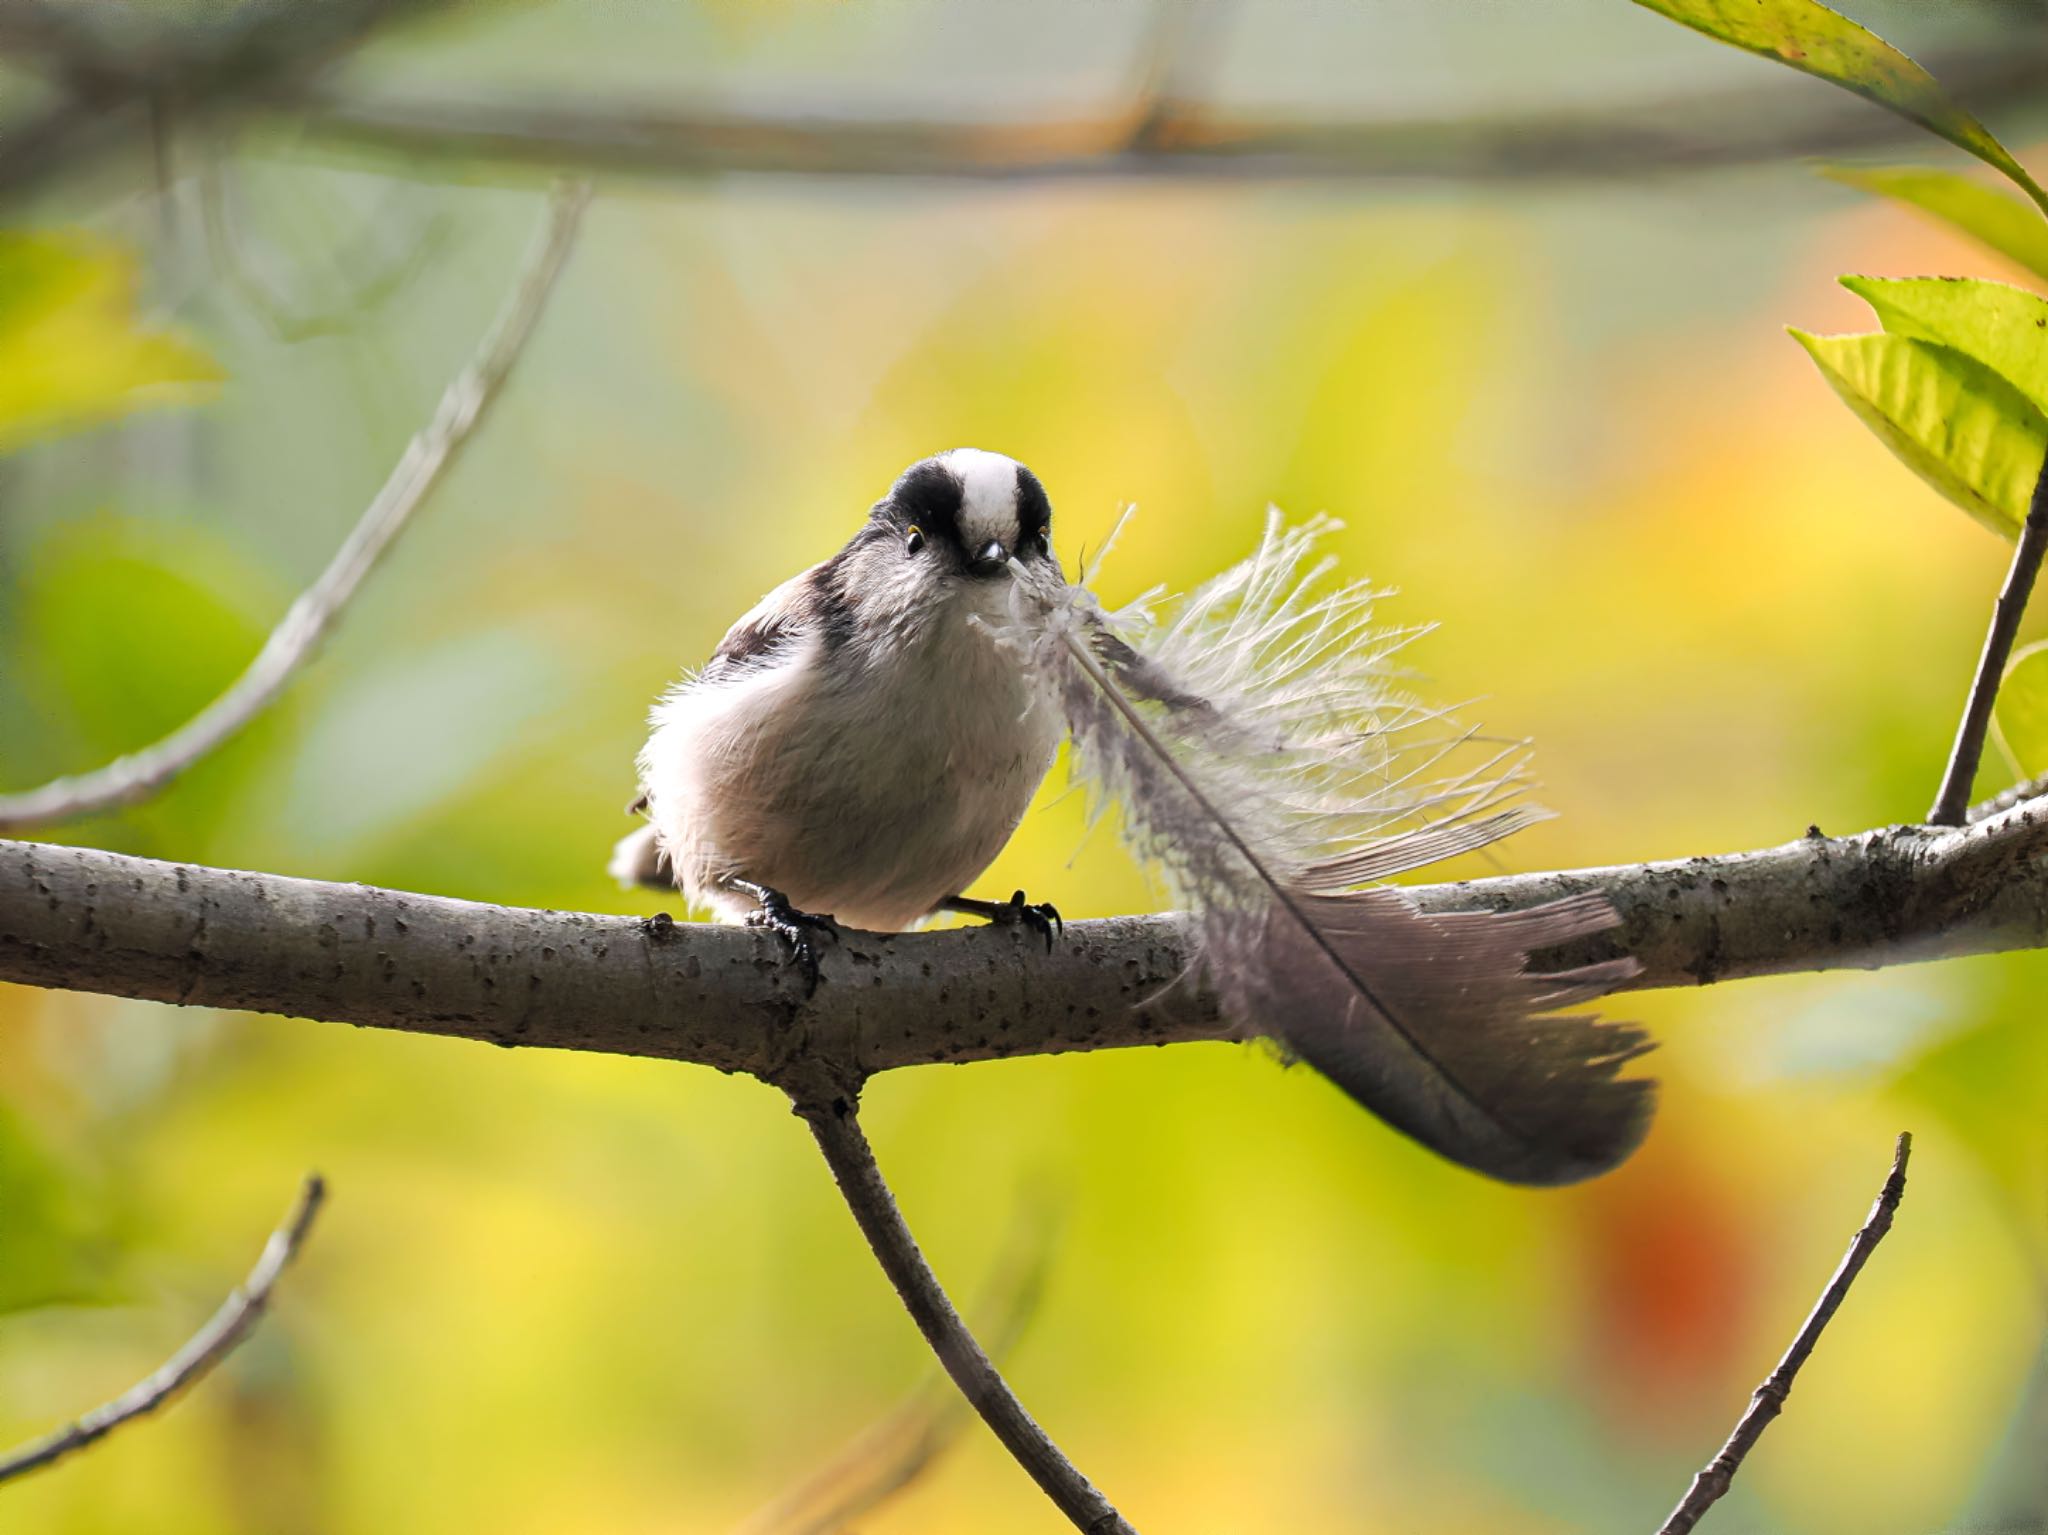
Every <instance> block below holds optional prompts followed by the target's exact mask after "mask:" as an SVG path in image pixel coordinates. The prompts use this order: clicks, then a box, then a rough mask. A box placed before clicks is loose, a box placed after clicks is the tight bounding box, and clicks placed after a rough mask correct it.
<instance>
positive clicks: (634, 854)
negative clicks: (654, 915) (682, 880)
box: [605, 826, 676, 890]
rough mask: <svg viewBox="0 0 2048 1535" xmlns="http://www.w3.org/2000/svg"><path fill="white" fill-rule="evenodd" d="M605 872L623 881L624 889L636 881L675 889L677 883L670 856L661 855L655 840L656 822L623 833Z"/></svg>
mask: <svg viewBox="0 0 2048 1535" xmlns="http://www.w3.org/2000/svg"><path fill="white" fill-rule="evenodd" d="M605 872H606V873H607V874H609V875H611V877H612V878H613V879H615V880H617V881H618V882H619V888H621V889H622V890H631V889H633V888H634V887H635V886H636V885H646V886H649V887H651V888H652V889H655V890H673V889H675V885H676V882H675V878H674V876H673V875H671V874H670V872H669V867H668V860H667V859H666V858H664V857H662V856H661V849H660V848H659V847H658V846H657V845H656V843H655V840H654V828H653V827H652V826H642V827H641V828H639V829H638V830H637V831H634V832H632V833H630V834H628V835H627V836H624V837H621V838H620V839H619V841H618V845H617V846H616V847H614V848H613V849H612V860H611V862H610V863H608V864H606V865H605Z"/></svg>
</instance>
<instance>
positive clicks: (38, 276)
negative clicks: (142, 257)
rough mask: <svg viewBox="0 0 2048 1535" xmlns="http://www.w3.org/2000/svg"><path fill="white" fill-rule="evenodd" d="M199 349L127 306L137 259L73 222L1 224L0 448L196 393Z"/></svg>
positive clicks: (215, 375) (204, 379) (204, 367)
mask: <svg viewBox="0 0 2048 1535" xmlns="http://www.w3.org/2000/svg"><path fill="white" fill-rule="evenodd" d="M219 377H220V369H219V368H218V367H216V366H215V365H214V363H213V361H212V359H210V358H209V357H207V356H206V354H205V353H203V352H201V351H199V350H198V349H197V348H196V347H194V346H193V345H192V344H191V343H190V342H188V341H185V340H182V339H181V338H179V337H177V336H175V335H171V334H169V333H168V332H164V331H150V330H145V329H143V328H142V327H141V325H140V324H139V323H138V322H137V319H136V316H135V268H134V262H133V260H132V258H131V257H130V256H129V255H128V254H127V253H126V252H125V251H123V250H122V249H121V248H120V247H118V246H115V245H112V244H110V243H108V242H107V241H104V240H101V239H99V238H97V237H95V236H92V235H87V234H83V233H77V232H68V231H67V232H62V233H51V232H47V231H36V232H23V231H18V230H0V453H8V452H12V451H13V450H14V449H16V448H18V447H20V446H21V445H22V444H24V443H26V442H31V441H33V440H35V439H36V438H39V437H47V436H51V435H53V434H55V433H58V432H62V431H67V430H71V429H74V428H76V427H79V426H82V425H86V424H89V423H91V422H95V421H101V420H105V419H107V418H109V417H112V416H118V415H122V414H125V413H126V412H128V411H132V410H138V409H141V408H143V407H145V406H150V405H162V404H174V403H179V402H184V401H190V400H194V399H198V398H201V397H202V396H203V395H204V394H205V393H206V392H207V391H208V387H209V386H210V385H212V384H213V383H214V382H215V381H216V380H217V379H219Z"/></svg>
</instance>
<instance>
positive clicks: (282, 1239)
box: [0, 1174, 327, 1482]
mask: <svg viewBox="0 0 2048 1535" xmlns="http://www.w3.org/2000/svg"><path fill="white" fill-rule="evenodd" d="M326 1196H327V1186H326V1185H325V1184H324V1183H323V1182H322V1181H321V1180H320V1178H319V1176H318V1175H317V1174H309V1175H308V1176H307V1178H306V1182H305V1184H304V1186H303V1187H302V1188H301V1189H300V1190H299V1197H298V1199H297V1201H296V1202H295V1203H294V1204H293V1206H292V1210H291V1213H290V1214H289V1215H287V1216H286V1217H285V1221H284V1224H283V1225H281V1226H279V1227H278V1228H277V1230H275V1231H273V1232H272V1233H271V1234H270V1240H269V1241H268V1242H267V1243H265V1244H264V1247H263V1254H262V1256H261V1257H259V1258H258V1259H257V1260H256V1266H255V1267H254V1268H252V1269H251V1270H249V1277H248V1278H247V1279H245V1280H243V1281H242V1286H241V1288H240V1289H238V1290H235V1291H232V1292H231V1293H230V1294H229V1295H228V1298H227V1299H226V1300H224V1301H222V1302H221V1306H220V1310H218V1311H216V1312H215V1313H214V1314H213V1316H212V1317H211V1318H210V1319H209V1320H208V1322H207V1324H206V1325H205V1326H204V1327H202V1328H200V1329H199V1331H198V1332H196V1333H194V1334H193V1335H192V1337H191V1339H190V1340H189V1341H188V1342H187V1343H186V1344H185V1346H184V1347H183V1348H181V1349H179V1350H178V1352H177V1353H175V1354H173V1355H172V1356H171V1357H170V1358H169V1359H168V1360H167V1361H165V1363H164V1365H163V1367H162V1368H161V1369H159V1370H158V1371H157V1372H156V1373H155V1374H154V1375H151V1376H150V1377H149V1378H148V1379H147V1380H144V1381H141V1382H139V1383H138V1384H137V1385H135V1386H133V1387H132V1388H130V1389H129V1390H127V1391H125V1392H123V1393H122V1394H121V1395H120V1396H117V1397H115V1398H114V1400H113V1401H111V1402H108V1403H106V1404H105V1405H104V1406H100V1407H95V1408H94V1409H93V1410H92V1411H91V1412H89V1413H87V1414H86V1415H85V1416H84V1417H82V1418H79V1419H77V1420H76V1421H74V1422H72V1423H69V1424H66V1425H65V1426H64V1427H63V1428H60V1429H58V1430H57V1431H56V1432H55V1433H52V1434H49V1435H47V1436H46V1437H44V1438H42V1439H38V1440H35V1441H33V1442H32V1443H30V1444H25V1445H23V1446H22V1447H21V1448H20V1449H18V1450H15V1451H13V1452H12V1453H11V1454H8V1455H6V1456H0V1482H6V1481H9V1480H11V1479H12V1478H14V1477H17V1476H25V1475H27V1474H28V1473H29V1472H31V1471H39V1470H41V1469H42V1468H43V1467H44V1466H47V1465H51V1464H52V1463H54V1462H56V1461H59V1460H61V1459H63V1458H64V1457H65V1456H66V1455H69V1454H71V1453H72V1452H73V1451H74V1450H82V1449H84V1448H85V1447H86V1446H87V1445H89V1444H91V1443H92V1442H93V1441H94V1440H96V1439H100V1438H103V1437H105V1436H106V1435H107V1434H110V1433H112V1432H113V1431H114V1430H115V1429H117V1428H119V1427H120V1426H121V1425H122V1424H124V1423H129V1422H133V1421H134V1420H135V1419H137V1418H140V1417H142V1416H144V1415H145V1414H147V1413H152V1412H155V1411H156V1410H157V1409H158V1408H159V1407H161V1406H163V1405H164V1404H165V1403H166V1402H168V1401H170V1399H171V1398H172V1397H174V1396H176V1395H177V1394H178V1393H179V1392H181V1391H183V1390H184V1389H185V1388H186V1387H187V1386H190V1385H192V1384H193V1383H195V1382H196V1381H198V1380H199V1379H200V1378H201V1377H203V1376H204V1375H206V1374H207V1372H208V1371H210V1370H211V1369H212V1368H213V1367H214V1366H215V1365H217V1364H219V1363H220V1362H221V1360H223V1359H225V1358H226V1357H227V1356H228V1355H229V1354H230V1353H231V1352H233V1350H234V1348H235V1345H236V1344H238V1343H240V1342H241V1341H242V1340H243V1339H244V1338H246V1337H248V1335H249V1333H250V1332H251V1330H253V1329H254V1328H255V1326H256V1323H257V1322H258V1321H259V1320H260V1319H261V1318H262V1316H263V1310H264V1308H265V1307H266V1306H268V1305H269V1304H270V1292H271V1291H272V1290H273V1289H274V1288H275V1287H276V1285H277V1281H278V1279H279V1278H280V1277H281V1276H282V1275H283V1273H284V1271H285V1266H286V1265H287V1264H289V1263H290V1262H291V1261H292V1259H293V1258H295V1257H297V1256H298V1251H299V1248H300V1247H301V1246H302V1245H303V1244H304V1242H305V1240H306V1234H307V1233H308V1232H310V1231H311V1230H312V1229H313V1218H314V1217H315V1216H316V1215H318V1214H319V1213H320V1204H321V1201H322V1200H324V1199H325V1198H326Z"/></svg>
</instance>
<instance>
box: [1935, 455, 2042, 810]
mask: <svg viewBox="0 0 2048 1535" xmlns="http://www.w3.org/2000/svg"><path fill="white" fill-rule="evenodd" d="M2043 554H2048V459H2044V460H2043V462H2042V465H2041V472H2040V474H2039V475H2038V476H2037V477H2036V478H2035V480H2034V499H2033V502H2032V504H2031V505H2029V506H2028V508H2027V520H2026V521H2025V522H2023V523H2021V524H2020V536H2019V542H2018V543H2017V544H2016V545H2015V546H2014V547H2013V551H2012V565H2011V567H2010V568H2009V569H2008V570H2007V571H2006V573H2005V586H2004V588H2003V589H2002V590H2001V591H2000V592H1999V594H1998V601H1997V603H1996V604H1995V605H1994V606H1993V607H1992V609H1991V628H1990V630H1989V631H1988V632H1987V633H1986V634H1985V636H1984V653H1983V655H1982V656H1980V657H1979V658H1978V661H1977V676H1976V679H1975V681H1973V682H1972V683H1971V684H1970V697H1969V701H1968V703H1967V704H1965V706H1964V708H1963V720H1962V723H1961V724H1960V725H1959V726H1957V727H1956V743H1955V746H1954V748H1953V749H1952V750H1951V751H1950V752H1949V758H1948V771H1947V772H1946V773H1944V774H1943V775H1942V780H1941V792H1940V793H1939V794H1937V795H1935V797H1934V807H1933V808H1932V809H1931V810H1929V811H1928V812H1927V823H1928V824H1929V825H1930V826H1961V825H1962V824H1963V821H1964V818H1965V817H1966V816H1967V815H1968V814H1969V807H1970V785H1971V784H1972V783H1974V782H1975V781H1976V777H1977V763H1978V760H1979V759H1980V758H1981V757H1982V756H1983V755H1984V736H1985V733H1986V732H1987V731H1988V730H1989V729H1990V728H1991V705H1992V704H1993V703H1994V702H1995V701H1996V700H1997V698H1998V684H1999V682H2000V680H2001V679H2002V678H2003V677H2004V676H2005V663H2006V661H2007V659H2008V658H2009V657H2010V656H2011V655H2012V642H2013V639H2014V637H2015V636H2016V635H2017V634H2018V633H2019V628H2020V619H2021V617H2022V616H2023V615H2024V614H2025V613H2026V610H2027V598H2028V596H2029V595H2030V594H2031V593H2032V592H2033V590H2034V577H2035V576H2037V575H2038V574H2040V570H2041V557H2042V555H2043Z"/></svg>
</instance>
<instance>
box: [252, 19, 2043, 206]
mask: <svg viewBox="0 0 2048 1535" xmlns="http://www.w3.org/2000/svg"><path fill="white" fill-rule="evenodd" d="M1930 67H1931V68H1932V69H1933V70H1934V73H1935V74H1936V75H1938V76H1939V77H1940V78H1941V79H1942V80H1943V82H1944V83H1945V84H1946V85H1947V86H1948V87H1950V88H1951V89H1952V90H1953V92H1954V93H1955V94H1956V95H1957V96H1959V97H1961V98H1963V99H1966V100H1968V101H1969V102H1970V104H1971V105H1972V107H1973V108H1974V109H1975V110H1977V111H1979V112H1981V113H1984V114H1987V115H1989V114H1996V113H1999V112H2002V111H2011V110H2023V109H2025V108H2026V107H2028V106H2032V105H2037V104H2038V102H2039V97H2040V86H2041V82H2042V79H2043V77H2044V75H2048V47H2044V45H2043V44H2042V42H2041V41H2040V40H2039V38H2038V36H2033V37H2025V38H2021V37H2010V36H2009V37H2006V38H2004V39H2002V40H2001V41H2000V43H1999V44H1998V45H1997V46H1996V47H1993V48H1981V49H1977V50H1973V51H1971V52H1968V53H1957V54H1951V55H1949V56H1947V57H1945V58H1936V59H1934V60H1932V61H1930ZM277 105H278V107H279V108H280V109H284V108H289V107H292V106H298V107H302V108H303V109H304V112H305V117H304V120H303V122H299V123H296V127H295V133H294V136H293V142H294V143H296V142H298V133H299V131H302V132H303V134H304V135H305V137H306V138H307V139H308V140H310V141H312V142H325V143H326V144H328V145H330V146H333V147H335V148H339V149H348V150H353V151H357V152H366V153H369V154H373V155H376V156H378V157H379V158H380V160H381V161H382V162H383V164H384V168H385V169H387V170H392V171H397V172H400V173H405V174H413V175H419V176H423V177H427V178H441V177H446V176H449V175H459V176H461V177H462V178H463V179H471V178H473V177H474V176H475V175H476V174H478V172H479V171H480V170H483V169H487V168H490V167H497V168H499V169H501V170H508V171H512V172H515V173H516V172H519V171H522V170H524V171H529V172H530V171H531V170H533V169H536V168H538V169H549V170H559V169H562V168H565V167H574V168H577V169H580V170H585V171H590V172H604V173H614V174H626V175H635V176H646V177H653V178H662V179H680V180H696V179H699V178H703V177H707V176H722V175H731V174H741V175H798V176H834V177H883V178H889V177H926V178H943V179H950V180H973V181H1021V180H1075V179H1083V180H1086V179H1102V178H1106V177H1130V176H1150V177H1182V178H1193V179H1208V180H1232V181H1270V180H1318V181H1354V180H1414V179H1424V180H1445V181H1481V182H1494V181H1518V182H1519V181H1580V180H1603V179H1608V178H1614V177H1621V176H1640V175H1645V174H1650V173H1655V172H1677V171H1692V170H1706V169H1714V168H1722V167H1729V166H1737V165H1749V164H1757V163H1763V162H1769V161H1778V160H1785V159H1791V158H1796V157H1799V156H1803V155H1841V154H1848V153H1856V152H1859V151H1866V150H1874V149H1884V148H1889V147H1893V146H1896V145H1900V144H1911V143H1917V142H1919V137H1920V134H1921V132H1922V130H1920V129H1919V128H1917V127H1915V126H1914V125H1913V124H1910V123H1907V122H1905V121H1904V120H1902V119H1900V118H1897V117H1894V116H1892V115H1891V114H1890V113H1887V112H1885V111H1883V110H1881V109H1880V108H1877V107H1875V106H1872V105H1871V104H1870V103H1868V102H1864V101H1860V100H1855V99H1852V98H1849V97H1846V96H1844V95H1843V94H1842V93H1840V92H1835V91H1822V90H1820V89H1819V88H1818V87H1814V88H1811V89H1809V88H1807V87H1806V86H1804V85H1800V84H1793V83H1791V82H1773V83H1772V84H1771V85H1768V86H1761V87H1748V88H1745V89H1742V90H1739V91H1715V92H1702V93H1699V94H1697V95H1695V96H1692V97H1689V98H1684V99H1679V100H1674V101H1669V102H1664V103H1661V104H1656V105H1645V106H1636V107H1629V108H1621V109H1615V110H1611V111H1604V112H1588V111H1584V110H1553V111H1546V112H1536V113H1519V114H1513V115H1505V114H1503V115H1496V116H1490V117H1485V116H1482V117H1458V118H1414V119H1384V120H1378V121H1364V122H1341V121H1339V122H1318V121H1287V120H1273V119H1258V118H1251V117H1227V116H1224V115H1221V114H1219V113H1216V112H1214V111H1212V110H1211V109H1209V108H1207V107H1205V106H1203V105H1202V104H1201V103H1199V102H1195V101H1190V100H1186V99H1181V98H1175V97H1162V98H1157V99H1146V98H1145V96H1144V94H1143V93H1142V92H1141V93H1140V96H1139V98H1138V99H1137V100H1135V101H1134V102H1132V103H1126V104H1119V105H1118V106H1116V107H1114V108H1112V109H1110V110H1108V111H1106V112H1103V113H1101V114H1098V115H1096V116H1093V117H1087V118H1078V119H1063V120H1041V121H1025V122H1013V123H996V124H992V123H989V122H986V121H959V120H942V119H912V118H892V117H887V116H873V115H868V116H863V115H859V114H858V113H854V112H838V113H834V112H831V111H819V110H816V109H807V110H805V111H803V112H792V113H774V112H769V111H758V112H701V111H678V110H675V109H673V108H671V107H669V106H667V105H665V104H659V103H655V102H639V103H635V102H621V101H618V100H615V99H606V100H595V99H587V98H573V97H558V98H553V99H549V98H532V97H521V98H499V99H489V98H477V99H470V100H463V99H459V98H451V97H450V96H448V95H445V94H438V95H435V96H432V97H425V96H398V95H383V96H367V95H359V94H343V93H320V92H318V91H313V92H307V93H293V95H292V96H291V97H290V98H280V100H279V101H278V103H277Z"/></svg>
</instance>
